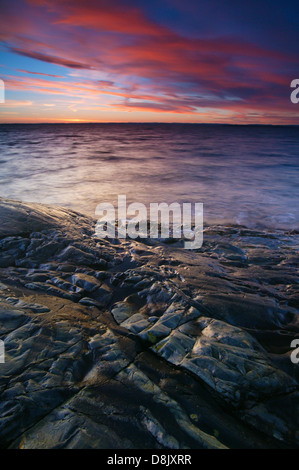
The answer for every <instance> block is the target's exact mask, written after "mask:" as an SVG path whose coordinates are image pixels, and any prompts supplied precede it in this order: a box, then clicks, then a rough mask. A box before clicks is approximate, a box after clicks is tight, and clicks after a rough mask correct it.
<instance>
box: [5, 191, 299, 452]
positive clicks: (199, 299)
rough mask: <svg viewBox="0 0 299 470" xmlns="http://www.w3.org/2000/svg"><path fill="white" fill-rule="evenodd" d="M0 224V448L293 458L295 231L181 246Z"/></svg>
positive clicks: (18, 208)
mask: <svg viewBox="0 0 299 470" xmlns="http://www.w3.org/2000/svg"><path fill="white" fill-rule="evenodd" d="M0 217H1V227H0V237H1V240H0V251H1V256H0V260H1V262H0V296H1V297H0V339H1V340H4V344H5V358H6V361H5V363H4V364H0V416H1V418H0V446H1V447H3V448H7V447H11V448H45V449H46V448H47V449H48V448H111V449H112V448H152V449H161V448H162V449H163V448H166V449H179V448H225V447H233V448H235V447H241V448H243V447H249V448H254V447H257V448H278V447H282V448H288V447H298V445H299V433H298V426H299V423H298V416H299V413H298V410H299V393H298V380H299V374H298V372H297V369H296V367H297V366H296V365H294V364H292V362H291V360H290V353H291V347H290V345H291V342H292V340H293V339H295V338H298V337H299V321H298V318H299V317H298V313H299V312H298V302H297V297H298V272H297V265H298V256H297V254H296V251H297V249H298V234H297V233H292V234H290V233H283V232H280V233H268V232H263V231H252V230H247V229H245V228H240V227H237V226H236V227H220V226H215V227H210V228H207V229H206V230H205V234H204V246H203V247H202V249H201V250H195V251H192V250H191V251H190V250H184V249H183V248H182V247H180V244H179V243H174V244H169V243H164V244H163V243H161V242H159V241H157V240H155V241H151V240H150V239H148V240H142V241H138V240H134V241H130V240H99V239H97V238H96V237H94V222H93V221H92V220H91V219H89V218H87V217H84V216H81V215H80V214H77V213H75V212H72V211H68V210H64V209H62V208H54V207H47V206H43V205H40V204H26V203H18V202H14V201H8V200H2V199H1V200H0ZM2 221H3V223H2Z"/></svg>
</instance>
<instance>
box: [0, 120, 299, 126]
mask: <svg viewBox="0 0 299 470" xmlns="http://www.w3.org/2000/svg"><path fill="white" fill-rule="evenodd" d="M65 124H67V125H70V124H71V125H82V124H84V125H90V124H96V125H99V124H126V125H127V124H134V125H136V124H138V125H146V124H147V125H149V124H158V125H164V124H166V125H192V126H194V125H195V126H244V127H245V126H247V127H248V126H264V127H265V126H271V127H299V124H272V123H265V124H263V123H229V122H177V121H171V122H165V121H140V122H139V121H136V122H135V121H82V122H78V121H77V122H71V121H70V122H67V121H66V122H0V126H18V125H20V126H24V125H29V126H31V125H33V126H36V125H46V126H48V125H65Z"/></svg>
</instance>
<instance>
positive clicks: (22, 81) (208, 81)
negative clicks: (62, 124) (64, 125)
mask: <svg viewBox="0 0 299 470" xmlns="http://www.w3.org/2000/svg"><path fill="white" fill-rule="evenodd" d="M4 3H5V8H4V9H3V14H2V16H1V18H0V30H1V38H2V41H3V42H4V44H5V45H6V47H7V49H8V50H9V51H11V52H12V53H14V54H17V55H19V56H23V57H28V58H30V59H35V60H38V61H40V62H43V63H47V64H51V65H55V66H59V67H63V68H67V69H70V70H72V71H73V73H72V74H70V75H71V78H69V77H65V78H63V72H62V73H61V75H56V74H51V73H43V72H30V71H28V70H23V69H22V70H19V71H21V72H22V73H25V74H28V75H29V74H33V75H38V76H40V77H42V76H44V77H45V78H47V79H48V80H43V79H33V77H17V76H11V77H8V78H7V81H8V86H9V87H10V89H13V90H23V91H25V90H27V91H35V92H37V93H42V94H44V95H45V101H48V98H49V96H51V95H52V96H53V95H65V96H68V97H70V96H77V97H81V98H84V99H86V100H88V101H91V100H95V106H97V107H99V106H101V105H104V106H110V107H111V110H115V109H118V110H122V111H123V112H125V111H132V110H135V111H145V112H149V113H151V112H161V113H178V114H181V113H186V114H188V113H189V114H190V115H194V114H201V115H202V112H201V111H199V109H203V108H209V109H213V110H215V109H217V108H218V109H220V110H221V109H222V110H230V111H234V112H236V113H241V111H242V112H243V113H245V114H246V113H248V116H253V115H252V114H251V115H250V113H252V111H253V110H257V111H259V112H262V110H263V111H264V112H265V114H266V112H267V110H268V109H276V110H281V111H283V110H286V112H287V111H288V110H290V109H291V108H290V103H289V100H288V96H287V95H288V87H289V82H290V74H292V71H293V70H294V69H295V70H296V64H297V62H296V60H295V59H296V57H294V55H292V54H289V53H288V51H280V50H278V49H271V47H270V48H269V47H265V45H262V44H260V45H258V44H256V43H255V42H254V41H249V40H248V37H245V36H244V37H240V36H238V35H236V34H234V31H231V32H230V33H229V34H226V35H225V36H222V37H220V36H219V33H218V32H217V31H211V33H213V34H211V35H210V37H207V36H202V37H201V36H200V31H199V32H198V35H197V36H195V35H192V37H191V36H190V35H187V34H185V35H184V34H183V33H182V32H178V31H175V30H174V29H173V28H171V27H170V26H169V25H168V24H167V21H159V22H158V21H154V20H153V19H150V18H149V17H148V16H146V15H145V13H144V12H143V10H142V9H141V7H140V3H138V2H134V0H130V1H126V2H123V1H122V2H120V1H118V0H114V1H113V4H112V2H108V1H106V0H98V1H96V0H86V1H84V2H82V1H79V0H72V1H71V0H61V1H59V2H57V1H50V0H28V1H27V2H26V3H24V1H22V0H16V1H15V2H14V6H11V2H8V1H7V0H4ZM18 4H19V8H17V6H16V5H18ZM203 14H204V11H203ZM12 19H13V21H12ZM8 25H9V26H8ZM52 78H55V79H59V80H51V79H52ZM75 78H77V79H75ZM291 78H294V77H293V76H292V77H291ZM115 100H117V101H116V102H115ZM76 109H77V108H76ZM79 109H80V107H78V111H79ZM211 112H215V111H211ZM268 118H269V119H270V116H269V115H268ZM249 119H251V117H249Z"/></svg>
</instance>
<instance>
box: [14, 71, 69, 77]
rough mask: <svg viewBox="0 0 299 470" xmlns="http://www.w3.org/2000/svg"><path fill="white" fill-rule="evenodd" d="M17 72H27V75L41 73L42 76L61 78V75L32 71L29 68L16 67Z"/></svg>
mask: <svg viewBox="0 0 299 470" xmlns="http://www.w3.org/2000/svg"><path fill="white" fill-rule="evenodd" d="M17 72H21V73H28V74H29V75H42V76H44V77H52V78H63V76H62V75H52V74H51V73H42V72H32V71H30V70H22V69H17Z"/></svg>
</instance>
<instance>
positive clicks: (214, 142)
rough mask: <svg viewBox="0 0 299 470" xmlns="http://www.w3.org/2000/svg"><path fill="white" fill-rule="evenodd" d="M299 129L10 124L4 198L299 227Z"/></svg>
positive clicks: (1, 173) (2, 172)
mask: <svg viewBox="0 0 299 470" xmlns="http://www.w3.org/2000/svg"><path fill="white" fill-rule="evenodd" d="M298 187H299V126H241V125H240V126H238V125H212V124H211V125H210V124H159V123H157V124H152V123H145V124H140V123H136V124H135V123H129V124H126V123H121V124H108V123H107V124H93V123H92V124H88V123H86V124H78V123H76V124H2V125H0V197H4V198H10V199H17V200H21V201H25V202H40V203H45V204H55V205H60V206H63V207H68V208H71V209H73V210H76V211H79V212H82V213H84V214H87V215H90V216H94V217H95V209H96V206H97V205H98V204H100V203H103V202H109V203H112V204H114V205H115V206H117V200H118V195H126V196H127V203H128V204H129V203H131V202H141V203H143V204H145V205H146V206H149V204H150V203H154V202H156V203H161V202H166V203H168V204H170V203H172V202H178V203H184V202H185V203H186V202H187V203H188V202H189V203H196V202H200V203H203V205H204V222H205V223H206V224H208V225H209V224H221V225H227V224H239V225H243V226H246V227H248V228H251V229H271V230H273V229H279V230H280V229H282V230H298V229H299V190H298Z"/></svg>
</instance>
